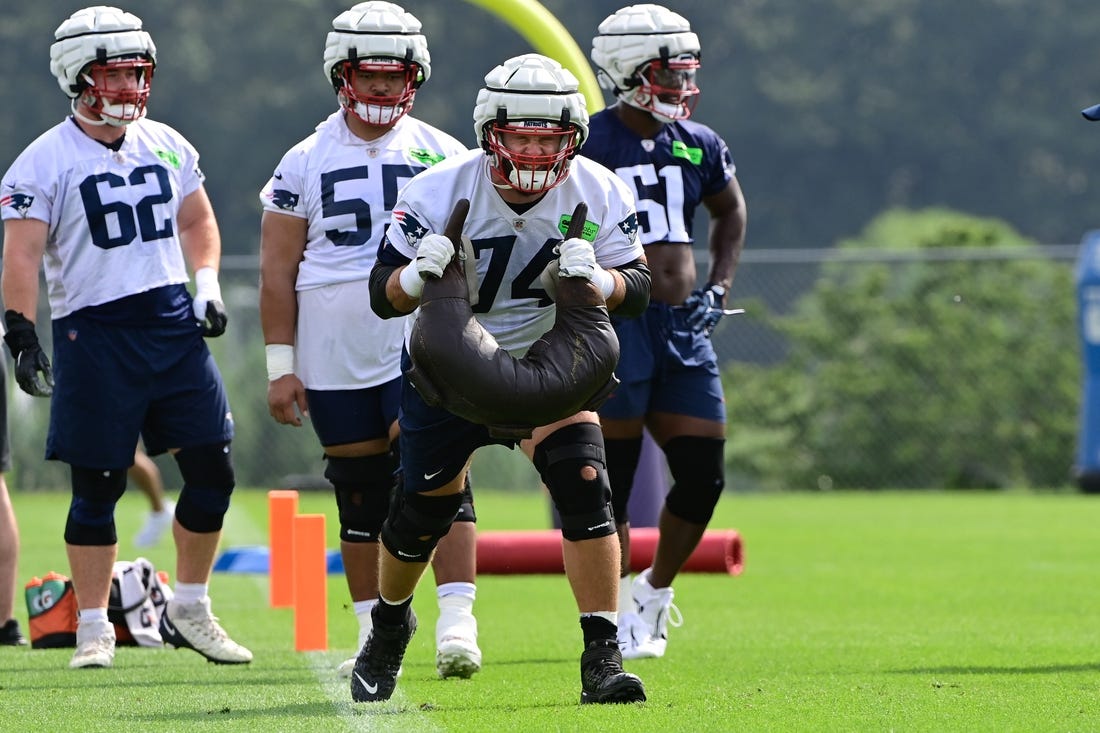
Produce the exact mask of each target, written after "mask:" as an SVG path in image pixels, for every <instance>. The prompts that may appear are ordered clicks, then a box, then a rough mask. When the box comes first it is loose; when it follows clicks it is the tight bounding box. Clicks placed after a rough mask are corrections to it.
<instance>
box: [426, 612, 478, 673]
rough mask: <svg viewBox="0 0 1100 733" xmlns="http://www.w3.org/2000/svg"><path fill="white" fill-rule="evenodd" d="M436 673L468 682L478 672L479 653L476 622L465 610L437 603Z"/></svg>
mask: <svg viewBox="0 0 1100 733" xmlns="http://www.w3.org/2000/svg"><path fill="white" fill-rule="evenodd" d="M435 649H436V652H435V669H436V672H438V673H439V676H440V677H443V678H444V679H446V678H448V677H461V678H463V679H467V678H469V677H472V676H473V675H474V674H476V673H477V672H480V671H481V649H479V648H478V646H477V619H476V618H474V615H473V614H472V613H470V612H469V611H468V610H467V609H466V608H459V607H455V606H452V605H449V604H448V603H447V598H443V599H442V600H441V601H440V611H439V621H437V622H436V626H435Z"/></svg>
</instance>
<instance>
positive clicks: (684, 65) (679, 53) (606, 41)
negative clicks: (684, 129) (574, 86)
mask: <svg viewBox="0 0 1100 733" xmlns="http://www.w3.org/2000/svg"><path fill="white" fill-rule="evenodd" d="M700 53H701V50H700V47H699V37H698V36H696V35H695V34H694V33H692V32H691V25H690V24H689V23H688V21H687V20H686V19H685V18H684V17H683V16H681V15H679V14H677V13H674V12H672V11H671V10H669V9H668V8H665V7H662V6H660V5H630V6H627V7H625V8H622V9H621V10H618V11H616V12H614V13H612V14H611V15H609V16H608V17H607V18H605V19H604V21H603V22H602V23H600V25H599V28H598V29H597V35H596V37H595V38H593V39H592V62H593V63H594V64H595V65H596V77H597V79H598V81H599V83H600V86H601V87H603V88H604V89H607V90H609V91H610V92H612V93H613V94H614V95H615V96H616V97H617V98H619V99H621V100H622V101H623V102H624V103H626V104H629V105H630V106H632V107H637V108H638V109H643V110H646V111H647V112H649V113H650V114H652V115H653V116H654V117H656V118H657V119H659V120H661V121H662V122H672V121H674V120H684V119H687V118H688V117H690V116H691V113H692V111H693V110H694V108H695V104H696V103H697V102H698V100H699V88H698V87H697V86H696V85H695V71H696V70H697V69H698V68H699V58H700Z"/></svg>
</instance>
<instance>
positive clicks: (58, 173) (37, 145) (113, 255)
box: [0, 118, 204, 319]
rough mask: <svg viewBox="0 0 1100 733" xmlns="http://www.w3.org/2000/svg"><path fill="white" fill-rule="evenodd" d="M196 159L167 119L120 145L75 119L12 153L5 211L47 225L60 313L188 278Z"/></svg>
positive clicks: (141, 123) (199, 179) (137, 128)
mask: <svg viewBox="0 0 1100 733" xmlns="http://www.w3.org/2000/svg"><path fill="white" fill-rule="evenodd" d="M198 160H199V155H198V153H197V152H196V151H195V148H194V147H193V146H192V145H191V144H190V143H189V142H187V140H186V139H184V137H183V136H182V135H180V134H179V133H178V132H176V131H175V130H174V129H172V128H171V127H168V126H167V125H164V124H162V123H159V122H154V121H152V120H149V119H141V120H138V121H136V122H133V123H132V124H130V125H128V126H127V128H126V135H125V137H124V138H123V140H122V144H121V146H119V149H118V150H114V149H112V148H109V147H107V146H106V145H104V144H103V143H101V142H99V141H97V140H93V139H92V138H91V137H89V136H88V135H86V134H85V133H84V131H83V130H81V129H80V128H79V127H78V126H77V124H76V122H75V121H74V120H73V119H72V118H68V119H66V120H65V121H63V122H61V123H60V124H58V125H56V126H54V127H53V128H51V129H49V130H47V131H46V132H45V133H43V134H42V135H41V136H39V137H38V139H36V140H35V141H34V142H32V143H31V144H30V145H29V146H27V148H26V149H25V150H24V151H23V152H22V153H21V154H20V155H19V157H18V158H16V159H15V162H14V163H12V165H11V167H10V168H9V169H8V171H7V173H5V174H4V178H3V180H2V181H0V215H2V216H3V218H4V219H5V220H7V219H38V220H40V221H44V222H46V223H47V224H48V225H49V233H48V235H47V240H46V252H45V256H44V261H45V272H46V285H47V290H48V292H49V300H50V312H51V316H52V317H53V318H54V319H57V318H61V317H63V316H66V315H68V314H70V313H72V312H73V311H77V310H80V309H81V308H85V307H87V306H92V305H99V304H101V303H109V302H111V301H115V300H118V299H119V298H123V297H125V296H127V295H133V294H135V293H141V292H145V291H147V290H151V289H153V288H158V287H162V286H165V285H172V284H176V283H186V282H187V281H188V279H189V278H188V275H187V269H186V266H185V265H184V260H183V252H182V251H181V249H180V243H179V228H178V225H177V223H176V216H177V214H178V213H179V208H180V203H181V202H182V201H183V199H184V198H186V197H187V196H188V195H189V194H191V193H193V192H195V191H197V190H198V189H199V187H201V186H202V183H203V180H204V177H203V174H202V171H201V170H199V166H198Z"/></svg>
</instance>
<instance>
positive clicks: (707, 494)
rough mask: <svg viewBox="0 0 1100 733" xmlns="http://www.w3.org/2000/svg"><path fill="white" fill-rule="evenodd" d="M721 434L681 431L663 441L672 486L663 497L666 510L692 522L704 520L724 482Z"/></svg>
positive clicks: (707, 516)
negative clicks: (680, 433)
mask: <svg viewBox="0 0 1100 733" xmlns="http://www.w3.org/2000/svg"><path fill="white" fill-rule="evenodd" d="M725 446H726V440H725V438H701V437H696V436H690V435H683V436H680V437H679V438H673V439H672V440H670V441H668V443H666V444H665V458H666V459H667V460H668V470H669V472H671V473H672V481H673V484H672V488H671V489H669V492H668V496H667V497H666V498H665V506H666V507H668V510H669V512H671V513H672V514H674V515H675V516H677V517H679V518H680V519H685V520H687V521H689V522H694V523H696V524H707V523H708V522H710V518H711V517H712V516H714V507H715V506H717V505H718V498H719V497H720V496H721V495H722V489H723V488H724V487H725V485H726V479H725V476H724V474H725V455H724V452H725Z"/></svg>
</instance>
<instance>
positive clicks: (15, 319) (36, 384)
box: [4, 310, 53, 397]
mask: <svg viewBox="0 0 1100 733" xmlns="http://www.w3.org/2000/svg"><path fill="white" fill-rule="evenodd" d="M4 324H5V327H6V328H7V333H5V334H4V341H5V342H6V343H7V345H8V350H9V351H11V356H12V358H13V359H15V381H16V382H17V383H18V384H19V388H20V389H21V390H23V391H24V392H26V393H27V394H29V395H31V396H32V397H49V396H50V395H51V394H53V370H52V369H51V368H50V360H49V359H48V358H46V354H45V353H44V352H43V351H42V345H41V344H39V343H38V334H36V333H35V332H34V324H33V323H31V322H30V321H29V320H27V317H26V316H24V315H23V314H22V313H19V312H18V311H12V310H9V311H5V312H4ZM39 372H41V373H42V378H41V379H39V378H38V373H39Z"/></svg>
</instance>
